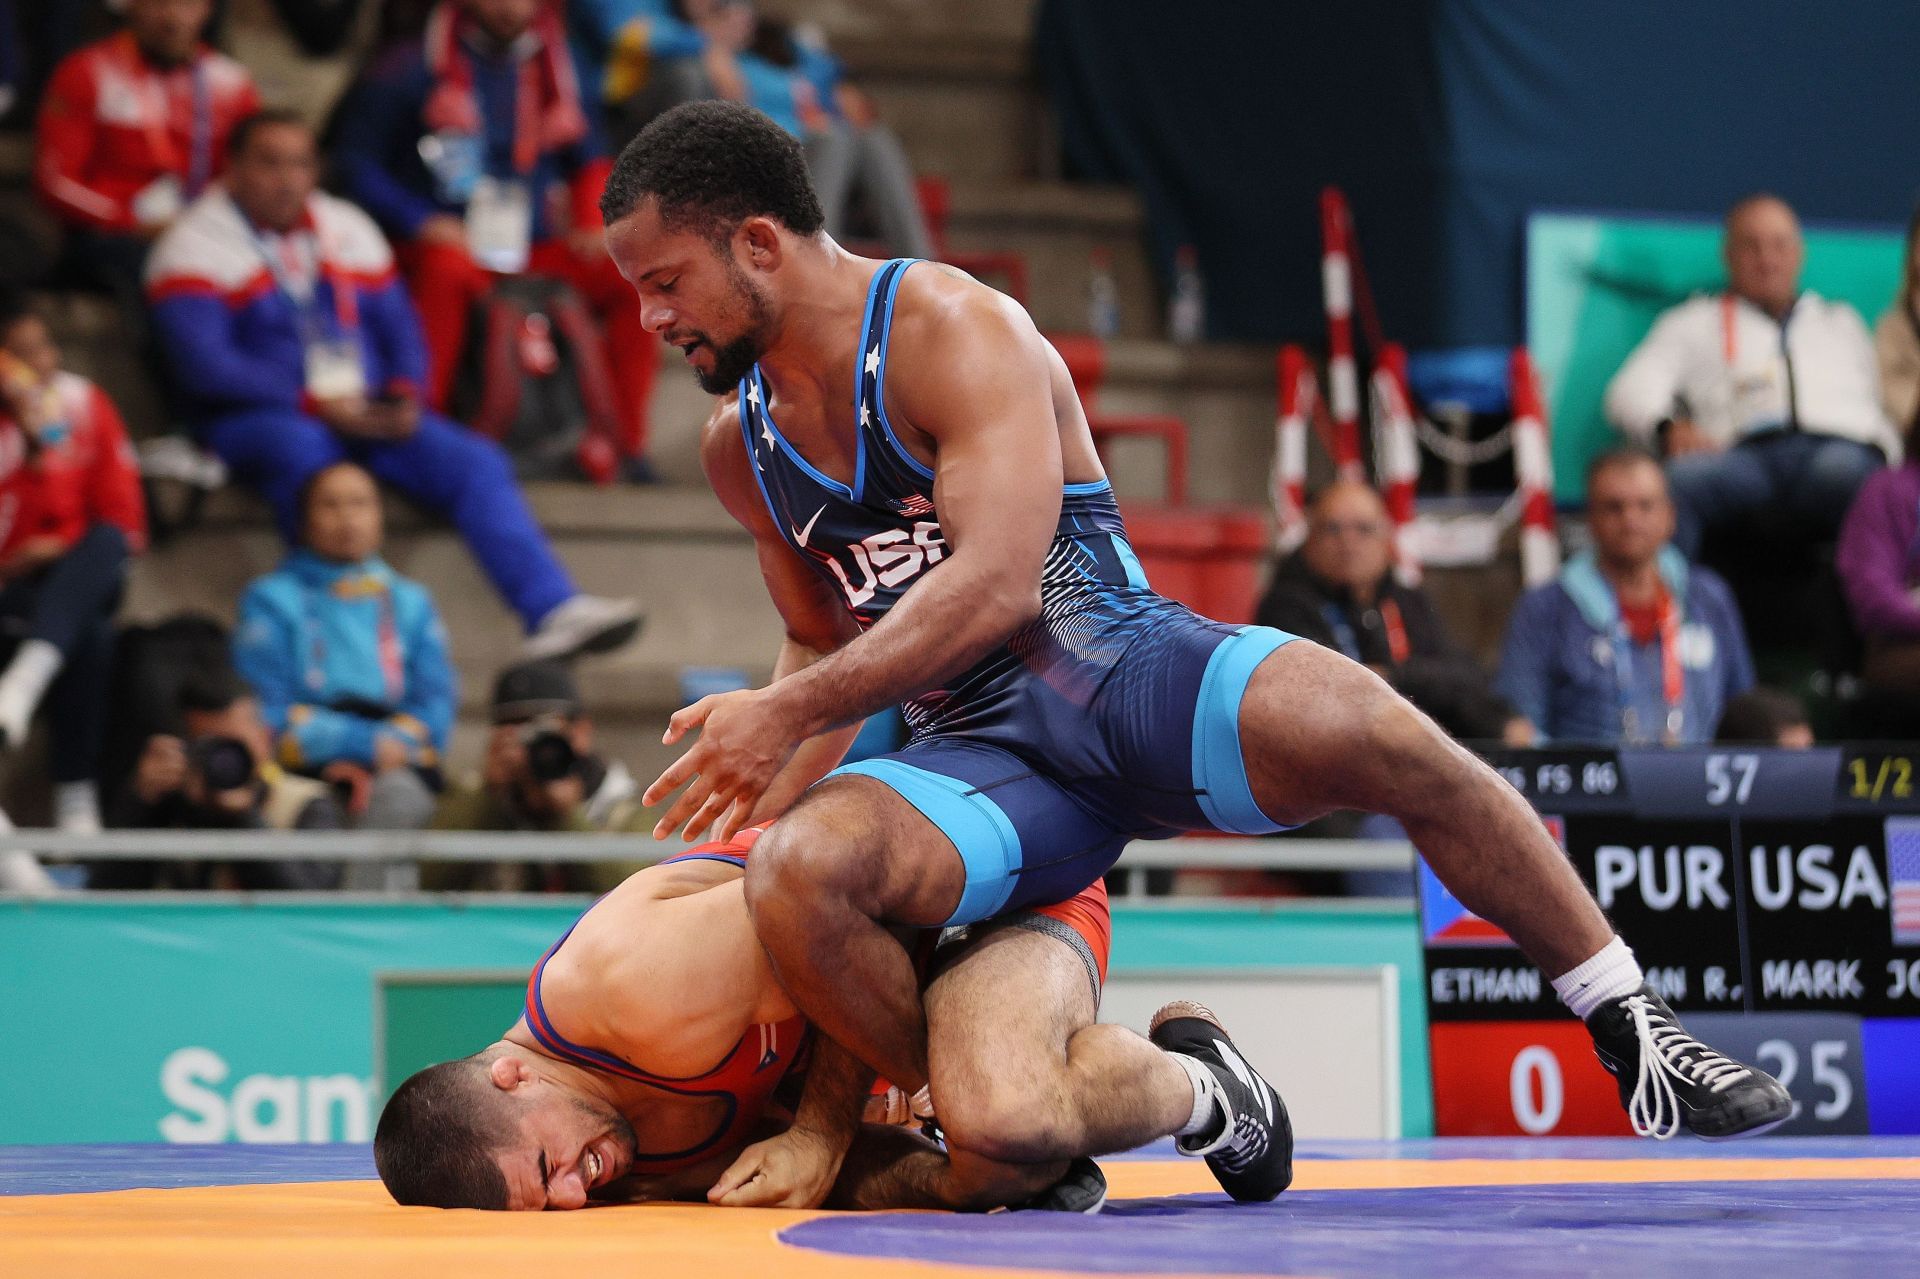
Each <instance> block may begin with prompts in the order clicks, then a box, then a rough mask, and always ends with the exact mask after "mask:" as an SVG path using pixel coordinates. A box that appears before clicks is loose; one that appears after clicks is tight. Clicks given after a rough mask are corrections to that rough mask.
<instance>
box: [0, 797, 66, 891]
mask: <svg viewBox="0 0 1920 1279" xmlns="http://www.w3.org/2000/svg"><path fill="white" fill-rule="evenodd" d="M12 832H13V822H12V821H11V820H10V819H9V818H8V817H7V815H6V814H5V813H4V812H0V835H7V834H11V833H12ZM59 891H60V886H59V885H58V884H55V883H54V882H53V876H51V875H49V874H47V868H46V867H44V866H42V865H41V864H40V860H39V858H37V857H35V856H34V855H33V854H32V853H29V852H27V851H26V850H25V849H23V848H0V893H18V894H20V895H21V896H23V897H51V896H53V895H54V894H55V893H57V892H59Z"/></svg>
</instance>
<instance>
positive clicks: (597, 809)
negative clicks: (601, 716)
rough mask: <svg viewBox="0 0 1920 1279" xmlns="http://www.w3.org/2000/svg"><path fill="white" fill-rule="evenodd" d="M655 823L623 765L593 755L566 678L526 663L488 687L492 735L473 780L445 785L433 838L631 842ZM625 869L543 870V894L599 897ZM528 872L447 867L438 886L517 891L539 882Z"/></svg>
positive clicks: (562, 672)
mask: <svg viewBox="0 0 1920 1279" xmlns="http://www.w3.org/2000/svg"><path fill="white" fill-rule="evenodd" d="M653 821H654V818H653V817H652V816H650V815H648V813H647V812H646V810H644V809H643V808H642V807H641V806H640V786H639V784H638V783H637V782H635V781H634V778H633V775H632V774H631V773H629V772H628V771H627V767H626V765H624V764H622V763H621V762H620V761H619V760H610V759H604V758H602V757H601V756H599V755H596V754H595V753H594V750H593V721H592V720H590V719H588V718H587V714H586V711H585V709H584V708H583V707H582V705H581V702H580V691H579V689H578V688H577V687H576V686H575V684H574V681H573V676H572V675H571V674H570V673H569V672H568V671H567V668H566V667H565V666H563V665H561V664H560V663H558V662H526V663H522V664H521V665H518V666H512V667H509V668H508V669H506V670H504V671H502V672H501V673H500V678H499V679H498V681H497V682H496V683H495V684H494V687H493V732H492V734H491V735H490V736H489V737H488V738H487V755H486V762H485V765H484V767H483V769H482V772H481V774H480V775H479V776H478V777H476V778H470V779H468V780H466V781H464V782H461V783H459V784H457V785H454V786H450V787H449V788H448V789H447V792H446V794H445V795H443V796H442V797H441V800H440V808H439V811H438V812H436V813H435V814H434V819H433V824H434V826H435V827H436V828H438V829H441V830H530V831H601V832H623V833H633V834H638V833H640V832H642V831H650V830H651V829H652V828H653ZM635 869H637V867H636V866H634V865H632V864H627V863H608V862H602V863H593V864H584V865H578V866H569V865H560V866H555V865H549V866H547V867H546V868H545V872H546V874H547V875H548V876H549V877H550V878H549V880H548V882H547V883H546V885H545V886H547V887H551V888H558V889H564V890H567V891H573V892H585V891H591V892H606V891H607V890H609V889H611V888H613V887H614V886H615V885H616V884H618V883H619V882H620V881H621V880H622V879H624V878H626V876H628V875H629V874H631V873H632V872H633V871H634V870H635ZM540 873H541V872H540V870H539V869H537V868H533V867H527V866H515V865H511V864H504V863H503V864H498V865H494V866H487V867H481V866H464V867H447V868H444V869H442V870H440V871H439V872H438V873H436V874H435V875H434V876H432V877H431V878H432V881H433V882H434V883H436V884H437V885H438V886H440V887H460V888H479V887H488V888H497V889H525V888H527V887H530V886H532V885H533V884H534V883H536V882H539V881H537V880H535V878H534V876H535V875H537V874H540Z"/></svg>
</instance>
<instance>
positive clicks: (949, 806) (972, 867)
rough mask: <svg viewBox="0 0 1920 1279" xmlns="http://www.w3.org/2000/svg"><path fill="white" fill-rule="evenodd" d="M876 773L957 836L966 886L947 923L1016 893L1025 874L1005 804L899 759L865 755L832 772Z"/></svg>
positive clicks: (988, 913)
mask: <svg viewBox="0 0 1920 1279" xmlns="http://www.w3.org/2000/svg"><path fill="white" fill-rule="evenodd" d="M848 773H854V774H858V775H859V776H862V777H871V778H873V779H874V780H875V781H877V782H879V783H881V784H882V785H884V786H886V787H888V788H889V789H891V790H892V791H893V792H894V793H895V794H896V795H898V796H900V798H901V799H904V800H906V801H907V802H908V803H909V804H912V805H913V806H914V807H915V808H917V809H919V810H920V815H921V816H922V817H925V818H926V819H927V820H928V821H930V822H932V823H933V824H934V825H935V826H936V827H938V828H939V830H940V833H941V834H943V835H945V836H946V837H947V838H948V839H950V840H952V841H953V846H954V847H955V848H957V849H959V850H960V860H961V862H962V863H964V864H965V866H966V869H967V887H966V891H965V892H963V893H962V894H961V895H960V905H959V906H958V907H956V908H955V909H954V912H953V917H952V918H950V919H949V920H947V922H946V923H945V924H943V925H942V927H944V928H958V927H960V926H961V925H962V924H977V923H979V922H980V921H981V920H983V919H991V918H993V917H994V916H995V915H998V914H999V913H1000V911H1001V908H1002V907H1004V906H1005V905H1006V904H1007V899H1008V898H1010V897H1012V896H1013V889H1014V885H1015V884H1016V883H1017V882H1018V879H1019V874H1020V865H1021V858H1020V833H1019V832H1018V831H1016V830H1015V829H1014V828H1013V820H1012V819H1011V818H1009V817H1008V816H1007V815H1006V813H1005V812H1004V811H1003V810H1002V809H1001V807H1000V805H998V804H996V803H994V802H993V800H991V799H989V798H988V797H987V795H986V794H985V793H984V792H982V791H979V790H976V789H974V787H972V786H971V785H969V784H968V783H966V782H963V781H961V780H959V779H958V778H955V777H944V776H942V775H941V774H939V773H930V772H928V771H927V770H925V769H923V768H915V767H914V766H913V765H911V764H906V763H902V762H901V761H900V760H897V759H866V760H861V761H860V762H859V763H857V764H843V765H842V766H840V767H839V768H836V769H834V770H833V771H832V772H831V773H829V774H827V776H829V777H839V776H842V775H844V774H848Z"/></svg>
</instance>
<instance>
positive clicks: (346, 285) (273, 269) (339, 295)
mask: <svg viewBox="0 0 1920 1279" xmlns="http://www.w3.org/2000/svg"><path fill="white" fill-rule="evenodd" d="M240 221H241V223H242V224H243V225H244V226H245V227H246V228H247V234H248V236H250V237H251V238H252V240H253V247H254V251H255V252H257V253H258V254H259V255H260V260H261V261H262V262H264V263H266V266H267V271H268V273H269V274H271V275H272V276H273V282H274V285H275V286H276V287H278V288H279V290H280V291H281V292H282V293H284V294H286V295H287V300H288V301H289V302H292V303H293V304H294V306H295V307H297V308H299V311H300V317H301V321H302V324H303V326H311V327H313V328H314V329H316V330H317V329H318V326H317V325H312V324H311V321H312V312H313V310H314V307H315V305H316V303H318V301H319V297H320V286H321V284H323V283H324V284H326V285H327V286H329V288H330V289H331V290H332V293H333V318H334V319H335V320H336V321H337V322H338V324H339V326H340V331H339V334H338V336H340V337H346V336H348V335H349V334H351V333H352V332H353V331H354V330H355V329H357V328H358V327H359V325H360V304H359V298H358V296H357V295H356V294H355V293H354V289H353V285H352V284H351V283H350V282H349V281H348V280H347V278H346V276H345V274H344V273H342V272H340V271H338V270H336V269H335V268H334V265H333V255H332V254H331V253H329V252H328V251H327V243H326V240H325V238H324V237H322V236H321V234H320V224H319V220H318V219H316V218H315V217H314V216H313V212H312V210H311V209H309V210H308V211H307V214H306V216H305V218H304V219H303V220H302V222H301V225H299V226H297V227H295V228H294V229H293V230H292V231H289V232H287V233H286V234H285V235H283V236H281V237H280V244H279V247H278V248H277V249H276V248H275V246H274V245H273V244H271V243H269V242H268V240H267V237H266V236H265V235H264V234H262V233H261V231H260V229H259V228H258V227H256V226H254V225H253V223H252V222H251V221H249V220H248V219H247V215H246V214H244V213H242V214H240ZM301 231H306V232H308V233H309V234H310V235H312V237H313V287H312V288H311V289H308V290H306V291H305V296H304V297H303V296H302V291H301V290H300V289H299V288H298V287H297V286H296V283H295V281H294V278H293V272H292V270H290V269H289V268H288V266H287V260H286V258H285V257H284V256H283V253H284V251H285V250H287V249H290V248H292V247H293V237H294V236H295V235H297V234H298V233H299V232H301ZM302 336H303V338H305V339H307V340H311V338H312V337H314V336H317V333H311V334H303V335H302Z"/></svg>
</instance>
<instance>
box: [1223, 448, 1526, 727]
mask: <svg viewBox="0 0 1920 1279" xmlns="http://www.w3.org/2000/svg"><path fill="white" fill-rule="evenodd" d="M1254 620H1255V621H1257V622H1258V623H1259V624H1260V625H1262V626H1274V627H1278V628H1279V629H1281V630H1283V631H1291V632H1292V633H1293V634H1295V635H1301V636H1305V637H1306V638H1307V639H1310V640H1313V641H1314V642H1315V643H1317V644H1324V645H1325V646H1326V647H1328V648H1335V649H1338V650H1340V651H1341V652H1343V653H1345V654H1346V655H1347V656H1348V657H1351V658H1352V659H1353V660H1354V661H1356V662H1360V663H1363V664H1365V665H1367V666H1370V667H1372V668H1373V669H1374V670H1375V671H1376V672H1378V673H1379V674H1380V675H1381V677H1382V678H1384V679H1385V680H1386V681H1387V682H1388V683H1390V684H1392V685H1393V686H1394V687H1395V688H1396V689H1398V690H1400V692H1401V693H1402V694H1404V695H1405V696H1406V697H1407V699H1408V700H1409V701H1411V702H1413V704H1414V705H1416V706H1418V707H1419V708H1420V709H1421V710H1424V711H1425V712H1427V714H1429V715H1431V716H1433V717H1434V719H1435V720H1437V721H1439V723H1440V725H1441V726H1442V727H1443V728H1445V729H1446V730H1447V731H1448V732H1449V733H1452V734H1453V735H1454V736H1455V737H1463V738H1468V739H1480V740H1487V739H1499V738H1502V737H1504V736H1505V735H1506V734H1507V732H1508V731H1509V726H1510V725H1512V726H1513V728H1514V731H1518V729H1519V727H1520V725H1519V724H1518V722H1517V721H1516V720H1515V718H1514V715H1513V711H1512V708H1511V707H1509V706H1508V705H1507V704H1506V702H1505V701H1503V700H1502V699H1501V698H1500V697H1499V695H1498V694H1496V693H1494V691H1493V690H1492V688H1491V687H1490V686H1489V682H1488V679H1487V674H1486V672H1485V671H1483V670H1481V669H1480V665H1479V663H1477V662H1475V661H1474V660H1473V658H1472V657H1470V656H1468V655H1467V654H1466V653H1465V652H1464V651H1462V650H1461V649H1460V648H1459V647H1458V646H1457V645H1456V644H1454V642H1453V640H1452V638H1451V637H1450V636H1449V635H1448V634H1447V632H1446V628H1445V627H1444V626H1443V625H1442V624H1441V622H1440V618H1439V616H1438V615H1437V614H1435V612H1434V611H1433V606H1432V604H1430V603H1429V602H1428V600H1427V597H1426V595H1425V593H1423V592H1422V591H1420V590H1418V589H1417V588H1414V587H1409V586H1403V585H1401V584H1400V583H1399V582H1398V581H1397V580H1395V578H1394V576H1393V530H1392V528H1391V526H1390V525H1389V522H1388V519H1387V508H1386V506H1385V504H1383V503H1382V502H1381V500H1380V495H1379V494H1377V493H1375V492H1374V491H1373V490H1372V489H1371V488H1369V487H1367V486H1366V485H1365V484H1358V483H1351V482H1341V483H1336V484H1333V485H1330V486H1329V487H1327V488H1326V489H1324V490H1322V491H1321V492H1320V493H1319V494H1318V495H1317V496H1316V497H1315V498H1314V500H1313V501H1312V503H1310V504H1309V506H1308V508H1307V538H1306V541H1305V542H1303V543H1302V544H1301V546H1300V549H1299V550H1298V551H1297V552H1295V553H1294V554H1292V555H1290V556H1288V557H1286V558H1285V559H1283V560H1281V561H1280V562H1279V563H1278V564H1276V565H1275V566H1274V571H1273V580H1272V582H1271V583H1270V584H1269V585H1268V587H1267V593H1266V595H1265V597H1264V598H1262V599H1261V601H1260V608H1259V612H1258V615H1257V616H1256V617H1255V619H1254Z"/></svg>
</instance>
